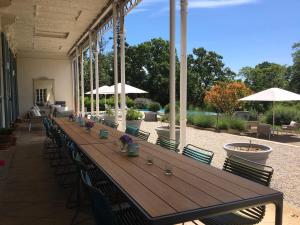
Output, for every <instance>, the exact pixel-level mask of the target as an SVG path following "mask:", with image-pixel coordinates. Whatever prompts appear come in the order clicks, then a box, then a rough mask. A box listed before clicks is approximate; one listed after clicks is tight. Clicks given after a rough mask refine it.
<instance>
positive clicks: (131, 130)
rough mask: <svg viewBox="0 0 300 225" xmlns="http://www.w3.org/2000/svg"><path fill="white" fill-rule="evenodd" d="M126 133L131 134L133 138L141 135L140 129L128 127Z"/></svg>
mask: <svg viewBox="0 0 300 225" xmlns="http://www.w3.org/2000/svg"><path fill="white" fill-rule="evenodd" d="M125 133H126V134H130V135H132V136H137V135H138V133H139V128H137V127H133V126H126V130H125Z"/></svg>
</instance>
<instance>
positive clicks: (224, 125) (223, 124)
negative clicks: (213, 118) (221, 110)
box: [217, 118, 229, 130]
mask: <svg viewBox="0 0 300 225" xmlns="http://www.w3.org/2000/svg"><path fill="white" fill-rule="evenodd" d="M217 126H218V129H219V130H228V128H229V122H228V120H227V119H225V118H219V120H218V125H217Z"/></svg>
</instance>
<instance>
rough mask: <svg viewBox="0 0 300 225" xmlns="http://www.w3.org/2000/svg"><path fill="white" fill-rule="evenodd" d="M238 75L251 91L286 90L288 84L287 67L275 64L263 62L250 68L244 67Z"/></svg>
mask: <svg viewBox="0 0 300 225" xmlns="http://www.w3.org/2000/svg"><path fill="white" fill-rule="evenodd" d="M239 75H240V76H241V77H243V78H244V82H245V84H247V85H248V86H249V87H250V88H251V89H252V90H253V91H255V92H259V91H262V90H265V89H268V88H272V87H278V88H286V87H287V86H288V84H289V70H288V67H286V66H282V65H279V64H276V63H270V62H263V63H260V64H258V65H256V66H255V67H254V68H252V67H244V68H242V69H241V70H240V72H239Z"/></svg>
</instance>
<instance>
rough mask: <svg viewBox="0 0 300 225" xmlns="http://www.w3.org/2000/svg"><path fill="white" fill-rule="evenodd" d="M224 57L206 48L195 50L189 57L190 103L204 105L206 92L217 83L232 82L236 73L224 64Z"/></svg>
mask: <svg viewBox="0 0 300 225" xmlns="http://www.w3.org/2000/svg"><path fill="white" fill-rule="evenodd" d="M222 60H223V57H222V56H221V55H219V54H217V53H216V52H213V51H207V50H205V49H204V48H194V49H193V53H192V54H190V55H188V102H189V103H190V104H193V105H202V104H203V102H204V101H203V99H204V96H205V92H206V91H208V90H209V89H210V88H211V87H212V86H213V85H214V84H215V83H216V82H220V81H231V80H233V79H234V77H235V73H234V72H233V71H231V70H230V69H229V68H228V67H225V65H224V63H223V61H222Z"/></svg>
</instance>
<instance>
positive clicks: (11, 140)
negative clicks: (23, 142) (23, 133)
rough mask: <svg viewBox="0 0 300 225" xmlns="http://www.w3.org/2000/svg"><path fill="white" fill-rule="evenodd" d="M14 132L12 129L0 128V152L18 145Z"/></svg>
mask: <svg viewBox="0 0 300 225" xmlns="http://www.w3.org/2000/svg"><path fill="white" fill-rule="evenodd" d="M13 131H14V129H12V128H0V150H5V149H7V148H8V147H9V146H10V145H16V140H17V138H16V137H15V136H14V135H13Z"/></svg>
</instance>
